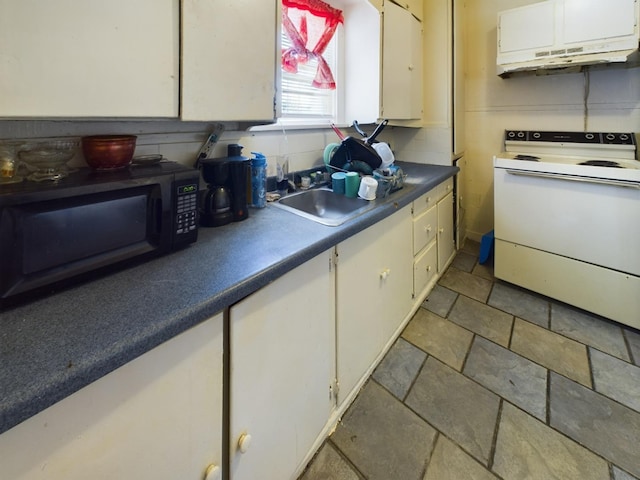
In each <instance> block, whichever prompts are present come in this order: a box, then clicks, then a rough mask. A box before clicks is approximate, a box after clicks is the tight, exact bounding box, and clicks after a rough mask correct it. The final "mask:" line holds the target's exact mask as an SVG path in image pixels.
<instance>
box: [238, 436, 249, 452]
mask: <svg viewBox="0 0 640 480" xmlns="http://www.w3.org/2000/svg"><path fill="white" fill-rule="evenodd" d="M250 446H251V435H249V434H248V433H243V434H242V435H240V438H239V439H238V450H240V453H247V450H249V447H250Z"/></svg>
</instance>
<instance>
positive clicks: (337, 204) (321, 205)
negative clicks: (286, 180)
mask: <svg viewBox="0 0 640 480" xmlns="http://www.w3.org/2000/svg"><path fill="white" fill-rule="evenodd" d="M273 205H275V206H276V207H278V208H281V209H283V210H288V211H290V212H291V213H295V214H296V215H300V216H301V217H305V218H308V219H310V220H313V221H315V222H318V223H321V224H322V225H328V226H330V227H336V226H338V225H342V224H343V223H344V222H346V221H347V220H351V219H352V218H355V217H357V216H358V215H362V214H363V213H365V212H367V211H369V210H371V209H372V208H373V207H374V206H375V205H374V203H373V202H370V201H367V200H363V199H361V198H350V197H345V196H344V195H340V194H337V193H333V191H332V190H331V189H329V188H315V189H313V190H306V191H303V192H300V193H294V194H292V195H287V196H286V197H283V198H281V199H280V200H278V201H277V202H275V203H273Z"/></svg>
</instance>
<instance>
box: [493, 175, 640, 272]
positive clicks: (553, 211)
mask: <svg viewBox="0 0 640 480" xmlns="http://www.w3.org/2000/svg"><path fill="white" fill-rule="evenodd" d="M494 182H495V183H494V195H495V237H496V238H498V239H501V240H507V241H510V242H514V243H517V244H519V245H525V246H529V247H532V248H536V249H538V250H543V251H547V252H552V253H555V254H558V255H562V256H565V257H569V258H573V259H577V260H581V261H584V262H588V263H591V264H594V265H599V266H602V267H606V268H610V269H613V270H617V271H619V272H623V273H629V274H632V275H636V276H640V254H639V252H638V244H637V240H638V238H640V208H638V205H640V184H634V183H631V182H620V181H609V180H606V179H592V178H584V177H572V176H567V175H555V174H550V173H545V172H535V171H527V170H515V169H514V170H512V169H503V168H496V169H495V170H494Z"/></svg>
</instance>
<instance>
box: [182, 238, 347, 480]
mask: <svg viewBox="0 0 640 480" xmlns="http://www.w3.org/2000/svg"><path fill="white" fill-rule="evenodd" d="M332 262H333V249H331V250H329V251H327V252H325V253H323V254H321V255H319V256H317V257H315V258H313V259H312V260H310V261H308V262H306V263H304V264H303V265H301V266H299V267H297V268H296V269H294V270H292V271H290V272H289V273H287V274H286V275H284V276H283V277H280V278H279V279H278V280H276V281H275V282H273V283H272V284H270V285H268V286H266V287H265V288H263V289H261V290H259V291H257V292H256V293H254V294H252V295H251V296H249V297H247V298H246V299H244V300H242V301H241V302H239V303H238V304H236V305H234V306H233V307H232V308H231V312H230V322H229V334H230V344H229V349H230V356H231V360H230V367H231V372H230V385H229V389H230V399H229V400H230V419H229V422H230V427H229V431H230V434H229V435H230V471H229V475H228V476H227V478H229V479H231V480H255V479H259V478H263V479H282V480H285V479H287V478H291V477H292V475H293V474H294V472H295V471H296V470H297V469H298V467H301V466H302V463H303V462H305V461H306V460H308V459H306V458H305V456H306V455H307V454H308V453H310V452H313V451H314V450H315V449H316V448H317V447H318V446H319V443H318V444H316V440H318V441H321V440H322V438H323V437H324V432H323V429H324V427H325V426H326V424H327V422H328V420H329V418H330V416H331V412H332V411H333V409H334V407H335V396H334V394H333V388H334V387H333V386H334V379H335V321H334V311H335V309H334V303H333V302H334V298H335V295H334V274H333V267H332ZM183 478H184V477H183Z"/></svg>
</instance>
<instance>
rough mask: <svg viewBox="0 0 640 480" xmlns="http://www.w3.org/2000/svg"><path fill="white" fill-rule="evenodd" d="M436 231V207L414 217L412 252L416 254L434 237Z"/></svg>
mask: <svg viewBox="0 0 640 480" xmlns="http://www.w3.org/2000/svg"><path fill="white" fill-rule="evenodd" d="M437 231H438V209H437V208H436V207H433V208H431V209H430V210H427V211H426V212H424V213H423V214H422V215H420V216H419V217H418V218H415V219H414V220H413V254H414V255H417V254H418V253H419V252H420V250H422V249H423V248H424V247H426V246H427V244H428V243H429V242H431V241H432V240H433V239H434V238H436V233H437Z"/></svg>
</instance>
